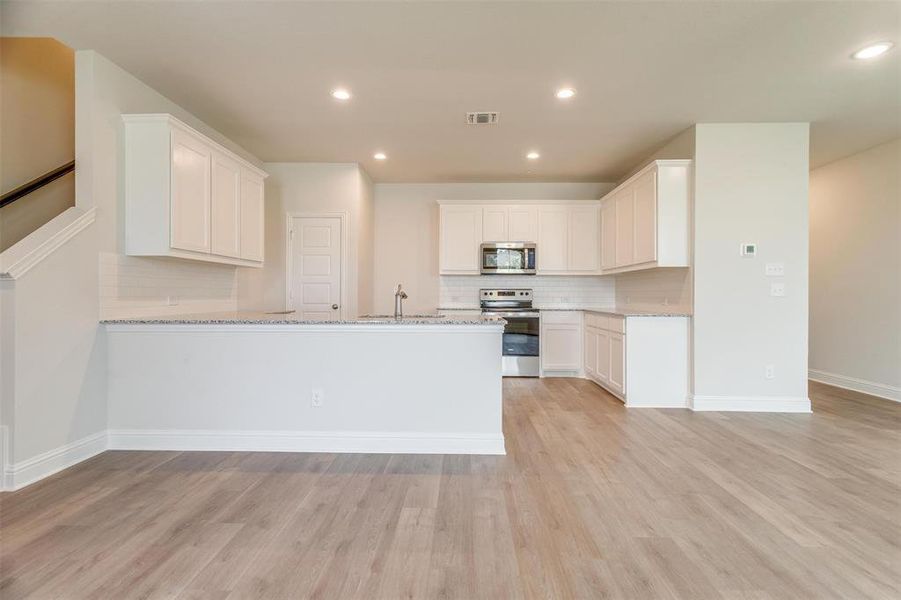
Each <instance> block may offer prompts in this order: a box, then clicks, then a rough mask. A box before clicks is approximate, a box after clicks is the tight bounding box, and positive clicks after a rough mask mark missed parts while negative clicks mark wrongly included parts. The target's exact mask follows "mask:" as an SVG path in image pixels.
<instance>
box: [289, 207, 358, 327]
mask: <svg viewBox="0 0 901 600" xmlns="http://www.w3.org/2000/svg"><path fill="white" fill-rule="evenodd" d="M294 219H338V220H339V223H340V229H341V277H340V281H341V283H340V285H341V291H340V296H341V299H340V300H339V302H340V308H339V309H338V318H339V319H344V315H345V312H344V311H345V310H347V248H348V241H347V237H348V235H347V222H348V214H347V211H340V212H287V213H285V310H292V309H294V306H293V305H292V302H291V288H292V287H293V286H294V282H293V281H292V279H293V278H292V272H293V270H294V238H293V236H292V235H291V227H292V226H293V225H294ZM295 310H296V309H295Z"/></svg>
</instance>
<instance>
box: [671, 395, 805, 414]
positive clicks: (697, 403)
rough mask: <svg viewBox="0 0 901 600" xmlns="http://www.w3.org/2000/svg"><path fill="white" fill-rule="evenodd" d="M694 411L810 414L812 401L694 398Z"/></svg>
mask: <svg viewBox="0 0 901 600" xmlns="http://www.w3.org/2000/svg"><path fill="white" fill-rule="evenodd" d="M689 408H691V409H692V410H694V411H732V412H772V413H809V412H810V399H809V398H800V397H790V396H783V397H778V396H775V397H774V396H692V397H691V398H690V399H689Z"/></svg>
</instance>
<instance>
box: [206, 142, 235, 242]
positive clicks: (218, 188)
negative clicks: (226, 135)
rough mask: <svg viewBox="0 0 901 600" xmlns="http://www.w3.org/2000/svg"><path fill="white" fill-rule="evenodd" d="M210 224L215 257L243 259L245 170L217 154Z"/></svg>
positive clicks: (214, 162)
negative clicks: (242, 221) (242, 192)
mask: <svg viewBox="0 0 901 600" xmlns="http://www.w3.org/2000/svg"><path fill="white" fill-rule="evenodd" d="M212 161H213V162H212V170H213V180H212V200H211V211H212V213H211V216H210V223H211V227H212V232H211V234H210V235H211V244H212V246H211V248H212V253H213V254H218V255H220V256H231V257H239V256H240V255H241V167H240V165H238V163H237V162H235V161H234V160H232V159H230V158H228V157H227V156H224V155H222V154H219V153H218V152H214V153H213V158H212Z"/></svg>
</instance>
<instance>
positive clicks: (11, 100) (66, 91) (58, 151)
mask: <svg viewBox="0 0 901 600" xmlns="http://www.w3.org/2000/svg"><path fill="white" fill-rule="evenodd" d="M74 157H75V53H74V52H73V50H72V49H71V48H69V47H67V46H64V45H63V44H61V43H59V42H57V41H56V40H53V39H50V38H9V37H5V38H0V192H2V193H5V192H8V191H10V190H12V189H15V188H17V187H19V186H20V185H22V184H24V183H27V182H29V181H31V180H32V179H34V178H36V177H39V176H41V175H43V174H44V173H47V172H48V171H51V170H53V169H55V168H57V167H59V166H62V165H64V164H65V163H67V162H69V161H70V160H72V159H73V158H74ZM74 205H75V178H74V177H73V176H72V175H67V176H66V177H63V178H62V179H58V180H57V181H55V182H53V183H52V184H50V185H48V186H47V187H45V188H43V189H41V190H38V191H36V192H34V193H32V194H30V195H29V196H27V197H26V198H23V199H21V200H19V201H18V202H15V203H13V204H11V205H9V206H7V207H5V208H3V209H2V210H0V251H3V250H5V249H6V248H8V247H10V246H12V245H13V244H15V243H16V242H18V241H19V240H21V239H22V238H23V237H25V236H26V235H28V234H29V233H31V232H32V231H34V230H35V229H37V228H38V227H40V226H41V225H43V224H44V223H46V222H47V221H49V220H50V219H52V218H53V217H55V216H56V215H58V214H59V213H61V212H63V211H64V210H65V209H67V208H69V207H70V206H74Z"/></svg>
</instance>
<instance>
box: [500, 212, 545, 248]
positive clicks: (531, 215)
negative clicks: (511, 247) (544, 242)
mask: <svg viewBox="0 0 901 600" xmlns="http://www.w3.org/2000/svg"><path fill="white" fill-rule="evenodd" d="M507 235H508V236H509V238H510V239H509V240H508V241H510V242H533V243H534V242H537V241H538V208H537V207H535V206H511V207H510V211H509V213H508V215H507Z"/></svg>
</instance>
